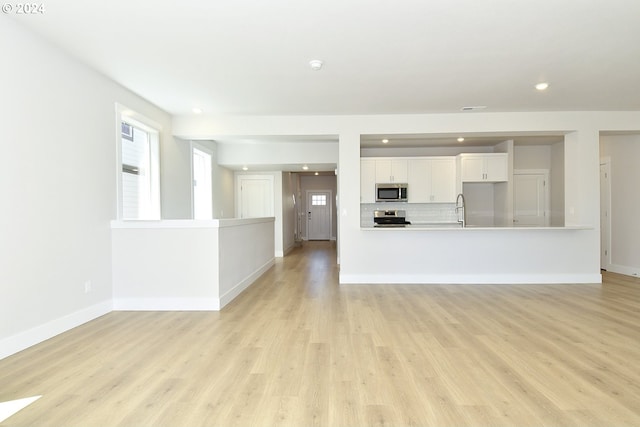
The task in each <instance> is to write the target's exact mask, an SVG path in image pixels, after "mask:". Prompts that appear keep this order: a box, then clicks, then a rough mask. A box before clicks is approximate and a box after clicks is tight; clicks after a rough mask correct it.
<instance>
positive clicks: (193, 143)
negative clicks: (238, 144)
mask: <svg viewBox="0 0 640 427" xmlns="http://www.w3.org/2000/svg"><path fill="white" fill-rule="evenodd" d="M190 148H191V150H190V151H191V218H194V219H195V218H196V196H195V189H194V182H193V181H194V180H195V176H194V165H193V155H194V151H195V150H198V151H201V152H203V153H205V154H208V155H209V156H210V157H211V165H210V167H211V171H210V172H211V194H210V195H209V197H210V198H211V218H207V219H212V218H213V217H214V214H213V212H214V211H215V206H214V203H213V174H214V171H213V159H214V152H213V150H211V148H209V147H207V146H205V145H203V144H199V143H198V142H196V141H191V147H190Z"/></svg>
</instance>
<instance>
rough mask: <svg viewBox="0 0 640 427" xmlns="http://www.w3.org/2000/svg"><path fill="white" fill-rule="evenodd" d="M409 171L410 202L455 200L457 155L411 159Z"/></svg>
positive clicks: (446, 201) (447, 201) (450, 201)
mask: <svg viewBox="0 0 640 427" xmlns="http://www.w3.org/2000/svg"><path fill="white" fill-rule="evenodd" d="M407 172H408V179H407V183H408V184H409V188H408V193H409V203H454V202H455V199H456V161H455V157H432V158H416V159H409V160H408V171H407Z"/></svg>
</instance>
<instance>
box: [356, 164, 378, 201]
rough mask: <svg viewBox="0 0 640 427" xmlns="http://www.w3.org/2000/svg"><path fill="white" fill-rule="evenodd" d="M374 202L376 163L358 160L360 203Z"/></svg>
mask: <svg viewBox="0 0 640 427" xmlns="http://www.w3.org/2000/svg"><path fill="white" fill-rule="evenodd" d="M375 202H376V162H375V160H369V159H361V160H360V203H375Z"/></svg>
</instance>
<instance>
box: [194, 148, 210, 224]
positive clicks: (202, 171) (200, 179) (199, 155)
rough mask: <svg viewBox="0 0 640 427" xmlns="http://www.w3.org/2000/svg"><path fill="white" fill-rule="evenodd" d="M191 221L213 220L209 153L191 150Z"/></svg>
mask: <svg viewBox="0 0 640 427" xmlns="http://www.w3.org/2000/svg"><path fill="white" fill-rule="evenodd" d="M192 154H193V155H192V162H193V163H192V174H193V176H192V178H193V219H211V218H213V192H212V186H211V153H208V152H206V151H204V150H201V149H199V148H195V147H193V148H192Z"/></svg>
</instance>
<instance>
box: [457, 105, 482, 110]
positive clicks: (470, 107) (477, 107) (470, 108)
mask: <svg viewBox="0 0 640 427" xmlns="http://www.w3.org/2000/svg"><path fill="white" fill-rule="evenodd" d="M485 108H487V106H486V105H474V106H469V107H462V108H461V110H462V111H474V110H484V109H485Z"/></svg>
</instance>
